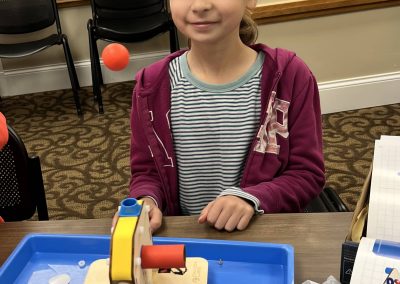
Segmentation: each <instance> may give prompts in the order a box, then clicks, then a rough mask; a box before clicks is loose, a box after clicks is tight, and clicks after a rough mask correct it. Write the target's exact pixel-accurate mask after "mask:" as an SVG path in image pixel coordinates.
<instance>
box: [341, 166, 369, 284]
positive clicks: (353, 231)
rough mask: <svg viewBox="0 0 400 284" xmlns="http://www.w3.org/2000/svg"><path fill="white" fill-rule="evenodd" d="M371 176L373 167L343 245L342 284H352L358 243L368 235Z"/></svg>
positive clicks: (362, 190)
mask: <svg viewBox="0 0 400 284" xmlns="http://www.w3.org/2000/svg"><path fill="white" fill-rule="evenodd" d="M371 175H372V166H371V168H370V170H369V173H368V175H367V177H366V179H365V182H364V185H363V187H362V189H361V195H360V198H359V199H358V201H357V205H356V208H355V210H354V214H353V218H352V221H351V225H350V228H349V232H348V234H347V236H346V240H345V242H344V243H343V245H342V257H341V266H340V282H341V283H342V284H350V279H351V274H352V272H353V266H354V261H355V258H356V254H357V249H358V243H359V242H360V240H361V238H362V237H364V236H365V235H366V232H367V222H368V204H369V193H370V187H371Z"/></svg>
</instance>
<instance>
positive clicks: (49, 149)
mask: <svg viewBox="0 0 400 284" xmlns="http://www.w3.org/2000/svg"><path fill="white" fill-rule="evenodd" d="M132 87H133V82H126V83H118V84H112V85H108V86H107V87H106V89H105V90H104V92H103V99H104V108H105V114H103V115H100V114H98V112H97V105H96V104H95V103H94V101H93V98H92V91H91V89H90V88H83V89H82V91H81V98H82V100H83V110H84V117H83V118H79V117H78V116H77V115H76V112H75V105H74V103H73V99H72V93H71V91H70V90H63V91H55V92H45V93H38V94H30V95H23V96H16V97H4V98H3V99H2V101H1V102H0V110H1V111H2V112H3V113H4V114H5V115H6V117H7V119H8V121H9V123H10V124H11V125H13V127H14V128H15V129H16V131H17V132H18V133H19V134H20V136H21V137H22V139H23V141H24V142H25V144H26V147H27V150H28V152H29V153H30V154H36V155H38V156H39V157H40V158H41V163H42V171H43V178H44V182H45V189H46V195H47V201H48V207H49V215H50V219H77V218H109V217H111V216H112V215H113V214H114V212H115V210H116V208H117V206H118V203H119V201H120V200H121V199H123V198H124V197H125V196H126V195H127V193H128V182H129V175H130V173H129V139H130V136H129V135H130V129H129V112H130V100H131V92H132ZM323 122H324V137H323V139H324V152H325V159H326V176H327V185H329V186H332V187H333V188H335V189H336V190H337V192H338V193H339V195H340V196H341V198H342V199H343V200H344V201H345V203H346V204H347V205H348V207H349V208H350V209H354V207H355V204H356V202H357V199H358V196H359V192H360V189H361V186H362V184H363V182H364V178H365V177H366V175H367V173H368V169H369V167H370V163H371V161H372V155H373V145H374V140H375V139H378V138H379V137H380V135H382V134H385V135H400V104H395V105H388V106H381V107H375V108H368V109H361V110H355V111H346V112H341V113H334V114H327V115H324V116H323Z"/></svg>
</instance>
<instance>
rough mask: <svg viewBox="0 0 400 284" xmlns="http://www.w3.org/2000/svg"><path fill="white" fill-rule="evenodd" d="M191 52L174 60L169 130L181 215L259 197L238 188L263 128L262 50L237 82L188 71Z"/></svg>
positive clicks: (170, 68) (256, 200) (171, 63)
mask: <svg viewBox="0 0 400 284" xmlns="http://www.w3.org/2000/svg"><path fill="white" fill-rule="evenodd" d="M186 55H187V53H184V54H183V55H181V56H179V57H177V58H175V59H174V60H172V61H171V62H170V65H169V75H170V78H171V79H170V80H171V129H172V134H173V139H174V147H175V149H174V150H175V153H176V158H177V167H178V182H179V197H180V206H181V209H182V214H185V215H191V214H199V213H200V212H201V210H202V209H203V208H204V207H205V206H206V205H207V204H208V203H209V202H210V201H212V200H214V199H215V198H216V197H218V196H222V195H236V196H239V197H242V198H245V199H246V200H249V201H251V202H252V203H254V206H255V209H256V211H257V212H262V210H258V207H259V200H258V199H257V198H256V197H254V196H252V195H250V194H248V193H246V192H244V191H243V190H242V189H241V188H240V187H239V183H240V179H241V177H242V173H243V169H244V166H245V161H246V157H247V154H248V151H249V147H250V144H251V142H252V140H253V137H254V135H255V133H256V131H257V129H258V126H259V117H260V111H261V110H260V108H261V105H260V95H261V89H260V79H261V69H262V65H263V62H264V53H262V52H260V53H259V54H258V56H257V59H256V61H255V63H254V64H253V65H252V66H251V68H250V69H249V70H248V71H247V72H246V73H245V74H244V75H243V76H242V77H241V78H239V79H238V80H236V81H234V82H231V83H228V84H219V85H215V84H207V83H204V82H201V81H199V80H198V79H196V78H195V77H194V76H193V74H191V72H190V70H189V66H188V63H187V59H186Z"/></svg>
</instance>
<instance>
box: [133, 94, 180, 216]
mask: <svg viewBox="0 0 400 284" xmlns="http://www.w3.org/2000/svg"><path fill="white" fill-rule="evenodd" d="M139 98H140V100H141V104H140V109H141V111H142V115H143V118H144V119H143V121H145V122H146V124H149V126H147V125H144V129H146V136H147V140H148V143H149V145H148V147H149V150H150V152H151V156H152V158H153V161H154V164H155V165H156V169H157V173H158V176H159V178H160V181H161V184H162V187H163V189H164V190H163V192H164V194H165V198H166V203H167V204H166V212H167V213H172V212H173V204H174V203H173V202H172V200H171V195H170V191H171V190H170V188H169V185H168V182H166V181H165V178H164V175H163V174H162V170H163V168H162V165H160V162H159V161H158V160H157V156H158V155H160V153H161V152H162V151H161V150H160V148H159V147H160V145H159V142H158V141H157V137H155V135H156V133H155V130H154V127H153V122H152V120H151V119H150V118H151V117H152V113H151V111H150V110H149V107H148V102H147V97H139ZM149 131H150V132H151V133H149ZM152 144H154V147H152V146H153V145H152Z"/></svg>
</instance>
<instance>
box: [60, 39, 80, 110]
mask: <svg viewBox="0 0 400 284" xmlns="http://www.w3.org/2000/svg"><path fill="white" fill-rule="evenodd" d="M62 44H63V48H64V55H65V61H66V62H67V67H68V74H69V79H70V81H71V87H72V92H73V94H74V101H75V106H76V111H77V113H78V115H79V116H81V115H82V114H83V113H82V107H81V101H80V98H79V89H80V86H79V81H78V76H77V75H76V70H75V65H74V61H73V59H72V55H71V50H70V48H69V44H68V39H67V36H66V35H63V36H62Z"/></svg>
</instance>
